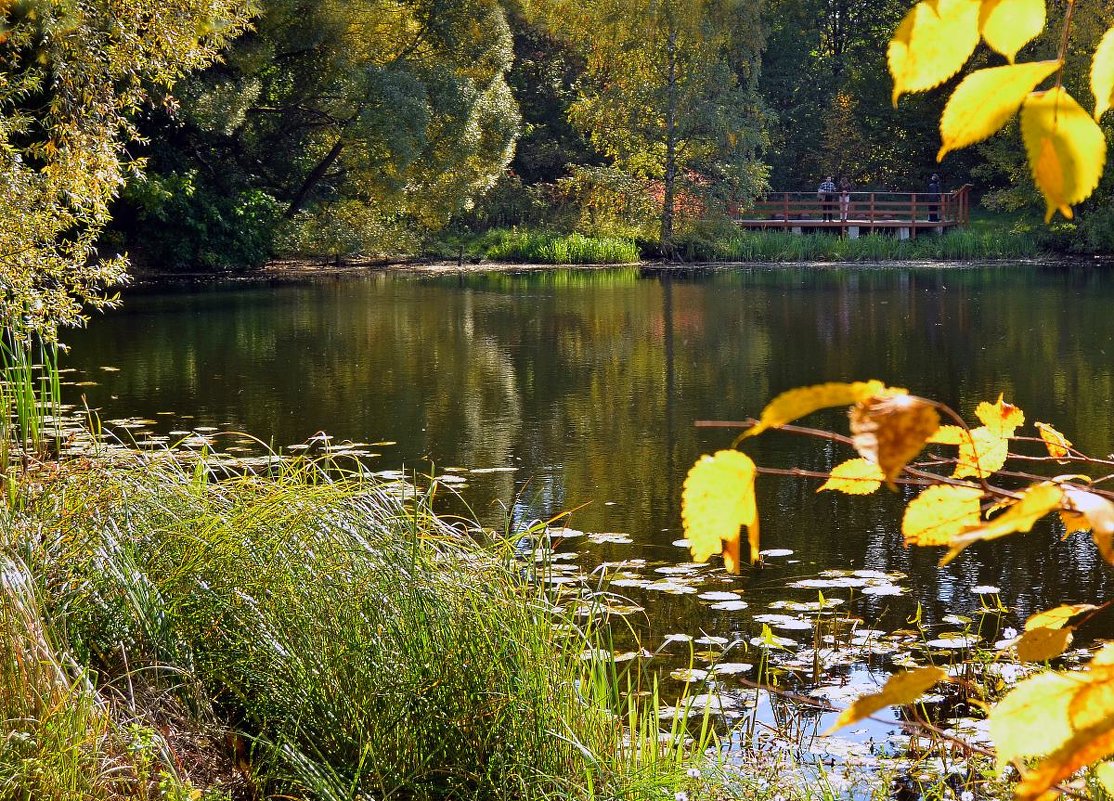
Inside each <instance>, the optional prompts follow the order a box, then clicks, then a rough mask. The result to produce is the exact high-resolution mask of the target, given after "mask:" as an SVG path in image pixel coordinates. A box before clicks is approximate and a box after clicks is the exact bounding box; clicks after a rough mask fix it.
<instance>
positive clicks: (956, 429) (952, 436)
mask: <svg viewBox="0 0 1114 801" xmlns="http://www.w3.org/2000/svg"><path fill="white" fill-rule="evenodd" d="M966 438H967V429H965V428H964V427H963V426H940V427H939V428H938V429H936V433H935V434H933V435H932V436H931V437H929V438H928V441H929V442H930V443H932V444H935V445H958V444H959V443H960V442H962V441H963V440H964V439H966Z"/></svg>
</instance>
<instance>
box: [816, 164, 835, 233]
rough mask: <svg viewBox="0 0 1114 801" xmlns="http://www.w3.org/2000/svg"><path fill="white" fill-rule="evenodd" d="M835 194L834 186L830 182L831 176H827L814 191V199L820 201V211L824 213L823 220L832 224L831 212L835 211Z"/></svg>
mask: <svg viewBox="0 0 1114 801" xmlns="http://www.w3.org/2000/svg"><path fill="white" fill-rule="evenodd" d="M835 193H836V185H835V183H834V182H833V181H832V176H830V175H829V176H828V177H827V178H825V179H824V180H823V182H822V183H821V184H820V188H819V189H817V190H816V199H817V200H819V201H820V209H821V211H823V212H824V220H825V221H826V222H832V220H833V215H832V211H833V210H834V209H835Z"/></svg>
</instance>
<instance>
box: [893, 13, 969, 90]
mask: <svg viewBox="0 0 1114 801" xmlns="http://www.w3.org/2000/svg"><path fill="white" fill-rule="evenodd" d="M979 5H980V4H979V1H978V0H922V2H920V3H917V4H916V5H915V6H913V8H912V9H910V10H909V13H908V14H906V15H905V18H904V19H903V20H902V21H901V25H899V26H898V29H897V31H896V32H895V33H894V36H893V38H892V39H891V40H890V46H889V49H888V50H887V53H886V59H887V62H888V64H889V67H890V75H892V76H893V79H894V89H893V102H894V105H895V106H896V105H897V101H898V99H899V98H900V97H901V96H902V95H903V94H905V93H906V92H923V91H924V90H925V89H931V88H932V87H934V86H939V85H940V84H942V83H943V82H944V81H946V80H947V79H948V78H950V77H952V76H953V75H955V74H956V73H957V72H959V70H960V69H961V68H962V67H963V65H964V64H965V63H966V62H967V59H968V58H969V57H970V55H971V53H972V52H974V50H975V45H977V44H978V43H979Z"/></svg>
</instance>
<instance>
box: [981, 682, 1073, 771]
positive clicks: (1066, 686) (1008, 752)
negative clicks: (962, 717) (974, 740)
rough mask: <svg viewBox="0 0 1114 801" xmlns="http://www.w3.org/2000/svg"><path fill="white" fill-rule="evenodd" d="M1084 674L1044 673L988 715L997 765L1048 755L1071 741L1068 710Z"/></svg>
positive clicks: (1013, 693)
mask: <svg viewBox="0 0 1114 801" xmlns="http://www.w3.org/2000/svg"><path fill="white" fill-rule="evenodd" d="M1084 680H1085V674H1084V673H1074V674H1069V673H1042V674H1040V675H1037V676H1033V677H1031V678H1028V679H1024V680H1023V681H1021V682H1019V683H1018V685H1017V686H1016V687H1014V688H1013V690H1011V691H1010V692H1009V693H1008V694H1007V695H1006V697H1005V698H1003V699H1002V700H1001V701H999V702H998V703H997V704H995V705H994V706H993V707H992V708H991V710H990V714H989V715H988V716H987V718H988V721H989V728H990V737H991V739H992V740H993V741H994V748H995V750H996V751H997V752H998V766H999V767H1005V766H1006V765H1008V764H1009V763H1011V762H1013V761H1014V760H1020V759H1026V758H1028V757H1034V756H1043V755H1045V754H1049V753H1051V752H1053V751H1055V750H1056V749H1057V748H1059V747H1060V746H1061V745H1063V744H1064V743H1065V742H1067V741H1068V740H1070V739H1071V726H1070V724H1069V722H1068V714H1067V709H1068V705H1069V704H1070V703H1071V699H1072V698H1073V697H1074V695H1075V694H1076V693H1077V692H1078V691H1079V688H1080V686H1081V685H1082V683H1083V681H1084Z"/></svg>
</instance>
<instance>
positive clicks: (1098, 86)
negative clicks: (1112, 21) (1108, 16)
mask: <svg viewBox="0 0 1114 801" xmlns="http://www.w3.org/2000/svg"><path fill="white" fill-rule="evenodd" d="M1091 91H1092V92H1094V94H1095V120H1096V121H1097V120H1098V118H1099V117H1101V116H1102V115H1103V114H1105V113H1106V112H1107V110H1108V109H1109V108H1110V107H1111V105H1114V28H1111V29H1110V30H1108V31H1107V32H1106V34H1105V35H1104V36H1103V37H1102V41H1101V42H1099V46H1098V47H1097V48H1095V58H1094V60H1093V61H1092V62H1091Z"/></svg>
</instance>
